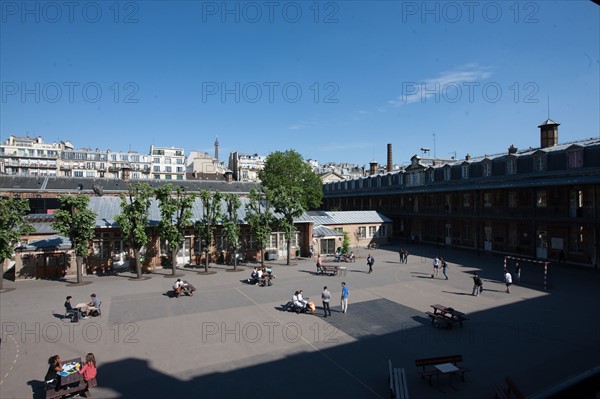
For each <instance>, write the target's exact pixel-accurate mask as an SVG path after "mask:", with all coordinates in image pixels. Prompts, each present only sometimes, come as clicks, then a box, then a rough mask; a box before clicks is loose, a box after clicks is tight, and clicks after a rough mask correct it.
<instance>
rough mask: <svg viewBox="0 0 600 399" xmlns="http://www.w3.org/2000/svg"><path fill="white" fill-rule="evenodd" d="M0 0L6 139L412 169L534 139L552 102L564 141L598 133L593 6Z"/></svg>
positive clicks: (1, 122)
mask: <svg viewBox="0 0 600 399" xmlns="http://www.w3.org/2000/svg"><path fill="white" fill-rule="evenodd" d="M465 3H467V4H465ZM469 4H472V5H469ZM0 5H1V9H0V12H1V14H0V18H1V20H0V24H1V25H0V28H1V31H0V33H1V37H0V73H1V75H0V80H1V82H2V93H1V94H2V98H1V102H0V106H1V111H0V135H1V137H0V138H1V139H2V140H3V141H4V140H5V139H6V138H7V137H8V135H9V134H14V135H17V136H25V135H29V136H42V137H43V138H44V140H45V141H47V142H51V141H56V140H70V141H72V142H73V143H74V144H75V146H76V147H78V148H79V147H91V148H100V149H103V150H106V149H109V148H110V149H112V150H113V151H116V150H123V151H125V150H129V149H132V150H137V151H140V152H147V151H148V149H149V147H150V145H151V144H155V145H159V146H169V147H170V146H179V147H184V148H185V150H186V153H188V152H189V151H190V150H201V151H207V152H210V153H212V151H213V142H214V140H215V137H216V136H218V138H219V142H220V150H219V155H220V158H221V160H226V158H227V156H228V154H229V153H230V152H231V151H241V152H249V153H254V152H258V153H260V154H262V155H268V154H269V153H271V152H273V151H277V150H286V149H290V148H293V149H295V150H297V151H298V152H299V153H301V154H302V155H303V156H304V158H305V159H309V158H311V159H316V160H318V161H319V162H322V163H323V162H328V161H333V162H350V163H356V164H359V165H363V164H367V163H368V162H369V161H371V160H372V159H375V160H376V161H378V162H380V163H382V164H385V162H386V144H387V143H392V145H393V148H394V162H395V163H403V162H407V161H408V160H409V158H410V157H411V156H412V155H414V154H420V151H419V149H420V148H421V147H429V148H431V150H432V154H433V150H434V136H433V134H434V133H435V138H436V139H435V151H436V155H437V156H438V157H450V156H451V155H454V152H456V154H457V156H458V157H464V155H465V154H466V153H470V154H471V155H473V156H476V155H483V154H491V153H498V152H503V151H504V150H505V149H506V148H507V147H508V146H510V145H511V144H514V145H515V146H516V147H519V148H525V147H529V146H533V147H536V146H539V130H538V128H537V125H539V124H540V123H542V122H543V121H544V120H545V119H546V118H547V116H548V97H549V98H550V117H551V118H552V119H554V120H556V121H558V122H560V123H561V126H560V128H559V141H560V142H566V141H573V140H578V139H582V138H588V137H598V136H599V135H600V111H599V110H600V99H599V98H600V81H599V77H600V39H599V38H600V26H599V25H600V7H599V6H597V5H596V4H594V3H593V2H591V1H538V2H513V1H508V2H504V1H501V2H472V3H469V2H462V1H459V2H422V1H416V2H410V1H403V2H400V1H380V2H378V1H368V2H366V1H364V2H363V1H337V2H313V1H308V2H305V1H297V2H283V1H273V2H263V1H258V2H233V1H232V2H226V3H225V2H222V1H217V2H195V1H180V2H178V1H169V2H166V1H165V2H163V1H142V2H120V3H115V2H112V1H108V2H103V1H97V2H85V1H84V2H75V3H73V5H72V6H69V5H64V3H63V2H60V1H59V2H36V1H29V2H21V1H2V2H0ZM115 5H116V6H115ZM117 6H118V7H117ZM300 91H301V94H299V93H300Z"/></svg>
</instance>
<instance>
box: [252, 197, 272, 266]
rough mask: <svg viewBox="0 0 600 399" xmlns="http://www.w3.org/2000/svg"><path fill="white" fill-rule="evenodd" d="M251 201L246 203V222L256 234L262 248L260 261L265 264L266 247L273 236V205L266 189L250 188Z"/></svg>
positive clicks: (257, 241)
mask: <svg viewBox="0 0 600 399" xmlns="http://www.w3.org/2000/svg"><path fill="white" fill-rule="evenodd" d="M249 199H250V200H249V201H248V202H247V203H246V222H247V223H248V226H250V231H251V232H252V234H254V237H255V241H256V243H257V244H258V247H259V249H260V262H261V264H262V265H263V266H264V264H265V247H266V246H267V242H268V240H269V237H270V236H271V224H272V223H273V220H274V218H275V217H274V215H273V206H272V205H271V203H270V202H269V201H268V200H267V195H266V194H265V192H264V191H258V190H257V189H255V188H253V189H252V190H250V195H249Z"/></svg>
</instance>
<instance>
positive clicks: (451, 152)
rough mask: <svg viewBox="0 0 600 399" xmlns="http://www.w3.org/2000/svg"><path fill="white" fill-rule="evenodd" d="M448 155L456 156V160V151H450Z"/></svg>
mask: <svg viewBox="0 0 600 399" xmlns="http://www.w3.org/2000/svg"><path fill="white" fill-rule="evenodd" d="M448 154H454V155H453V156H452V159H456V151H450V152H449V153H448Z"/></svg>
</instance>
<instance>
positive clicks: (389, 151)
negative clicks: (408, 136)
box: [387, 144, 392, 173]
mask: <svg viewBox="0 0 600 399" xmlns="http://www.w3.org/2000/svg"><path fill="white" fill-rule="evenodd" d="M391 171H392V144H388V145H387V172H388V173H390V172H391Z"/></svg>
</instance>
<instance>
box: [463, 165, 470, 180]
mask: <svg viewBox="0 0 600 399" xmlns="http://www.w3.org/2000/svg"><path fill="white" fill-rule="evenodd" d="M462 178H463V179H468V178H469V165H463V166H462Z"/></svg>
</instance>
